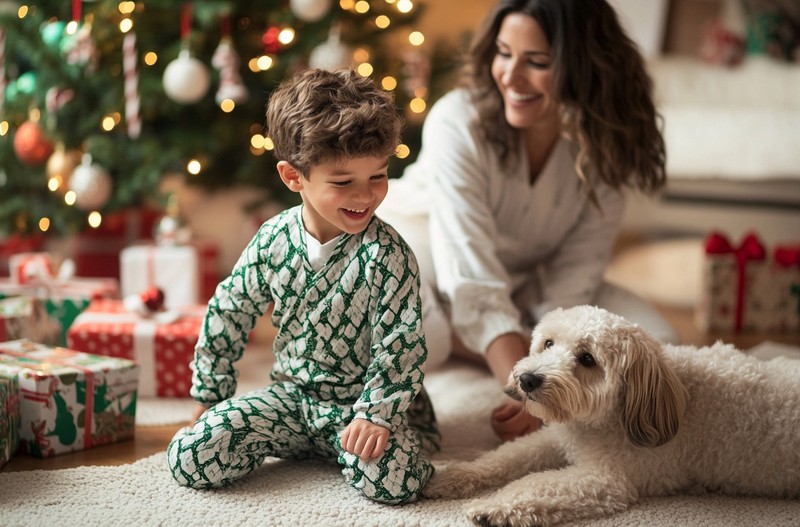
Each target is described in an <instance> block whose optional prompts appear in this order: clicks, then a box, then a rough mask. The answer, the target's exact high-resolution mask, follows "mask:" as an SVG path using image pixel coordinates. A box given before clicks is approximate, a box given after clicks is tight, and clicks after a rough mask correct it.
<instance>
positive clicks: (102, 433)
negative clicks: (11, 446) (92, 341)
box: [0, 340, 139, 457]
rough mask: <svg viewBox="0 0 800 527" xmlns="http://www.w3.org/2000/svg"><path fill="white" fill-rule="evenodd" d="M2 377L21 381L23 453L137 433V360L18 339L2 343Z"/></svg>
mask: <svg viewBox="0 0 800 527" xmlns="http://www.w3.org/2000/svg"><path fill="white" fill-rule="evenodd" d="M0 375H3V376H8V375H16V376H17V377H18V380H19V411H20V423H19V438H20V449H21V450H22V451H27V452H28V453H30V454H32V455H34V456H37V457H50V456H54V455H57V454H63V453H66V452H72V451H75V450H83V449H85V448H91V447H95V446H100V445H105V444H108V443H114V442H117V441H121V440H123V439H128V438H131V437H133V432H134V424H135V419H136V397H137V393H136V389H137V385H138V382H139V366H138V365H136V364H135V363H134V362H132V361H129V360H126V359H118V358H112V357H103V356H100V355H90V354H88V353H81V352H78V351H74V350H69V349H65V348H51V347H49V346H45V345H42V344H36V343H33V342H31V341H29V340H15V341H10V342H4V343H2V344H0Z"/></svg>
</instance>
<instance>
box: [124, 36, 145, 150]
mask: <svg viewBox="0 0 800 527" xmlns="http://www.w3.org/2000/svg"><path fill="white" fill-rule="evenodd" d="M137 60H138V58H137V52H136V34H135V33H134V32H133V31H130V32H129V33H128V34H127V35H125V38H124V40H123V41H122V70H123V73H124V77H125V124H126V125H127V127H128V137H130V138H131V139H137V138H138V137H139V134H140V133H141V131H142V121H141V118H140V117H139V71H138V69H137V68H136V62H137Z"/></svg>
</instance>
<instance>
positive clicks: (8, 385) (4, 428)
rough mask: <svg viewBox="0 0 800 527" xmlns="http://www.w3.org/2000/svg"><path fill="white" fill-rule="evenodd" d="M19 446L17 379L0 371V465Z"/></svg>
mask: <svg viewBox="0 0 800 527" xmlns="http://www.w3.org/2000/svg"><path fill="white" fill-rule="evenodd" d="M17 447H19V379H17V375H16V374H8V373H6V374H4V373H3V372H0V467H2V466H3V465H5V464H6V463H8V460H9V459H11V456H13V455H14V453H15V452H16V451H17Z"/></svg>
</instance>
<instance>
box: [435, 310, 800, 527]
mask: <svg viewBox="0 0 800 527" xmlns="http://www.w3.org/2000/svg"><path fill="white" fill-rule="evenodd" d="M506 391H507V393H508V394H509V395H511V396H512V397H515V398H517V399H520V400H522V401H524V403H525V407H526V409H527V410H528V411H529V412H530V413H532V414H533V415H536V416H538V417H540V418H541V419H542V420H544V422H545V427H544V428H543V429H542V430H540V431H538V432H534V433H533V434H530V435H528V436H525V437H522V438H520V439H517V440H515V441H512V442H509V443H505V444H503V445H502V446H500V447H499V448H498V449H497V450H495V451H492V452H489V453H487V454H485V455H484V456H482V457H481V458H479V459H478V460H476V461H473V462H464V463H456V464H453V465H450V466H446V467H442V468H440V469H439V470H438V471H437V473H436V474H435V475H434V478H433V479H432V480H431V482H430V483H429V485H428V488H427V489H426V492H425V494H426V495H427V496H428V497H461V498H463V497H469V496H473V495H475V494H476V493H478V492H479V491H484V490H488V489H498V488H499V490H496V491H495V492H493V493H491V494H488V495H486V496H484V497H482V498H480V499H476V500H474V501H472V502H471V503H470V504H469V505H468V509H467V514H468V515H469V517H470V518H471V519H472V521H473V522H475V523H477V524H480V525H508V526H527V525H551V524H554V523H559V522H563V521H571V520H576V519H580V518H592V517H599V516H603V515H608V514H612V513H615V512H619V511H623V510H625V509H627V508H628V506H629V505H631V504H632V503H634V502H636V501H637V499H638V498H639V497H640V496H662V495H669V494H676V493H687V492H697V491H698V490H710V491H718V492H723V493H729V494H741V495H754V496H771V497H783V498H798V497H800V443H798V440H799V439H800V361H792V360H790V359H776V360H772V361H760V360H758V359H755V358H752V357H748V356H747V355H745V354H744V353H742V352H740V351H738V350H736V349H735V348H733V347H732V346H730V345H725V344H722V343H720V342H718V343H717V344H715V345H713V346H711V347H706V348H700V349H698V348H694V347H691V346H672V345H666V344H660V343H659V342H657V341H656V340H655V339H654V338H653V337H651V336H650V335H649V334H648V333H646V332H645V331H644V330H642V329H641V328H639V327H637V326H635V325H633V324H631V323H629V322H627V321H626V320H625V319H623V318H621V317H619V316H616V315H613V314H611V313H609V312H607V311H604V310H602V309H599V308H596V307H589V306H580V307H575V308H571V309H566V310H562V309H558V310H555V311H553V312H551V313H549V314H547V315H546V316H545V317H543V319H542V320H541V322H540V323H539V324H538V325H537V326H536V329H535V330H534V332H533V339H532V343H531V352H530V355H529V356H528V357H527V358H525V359H523V360H521V361H520V362H519V363H518V364H517V365H516V367H515V368H514V371H513V372H512V374H511V376H510V378H509V384H508V387H507V389H506Z"/></svg>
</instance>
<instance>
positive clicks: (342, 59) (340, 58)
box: [308, 38, 353, 71]
mask: <svg viewBox="0 0 800 527" xmlns="http://www.w3.org/2000/svg"><path fill="white" fill-rule="evenodd" d="M352 64H353V50H351V49H350V48H349V47H347V46H346V45H344V44H342V43H341V41H340V40H339V39H337V38H329V39H328V40H326V41H325V42H323V43H322V44H320V45H319V46H317V47H316V48H314V49H313V50H312V51H311V55H309V57H308V65H309V66H311V67H312V68H320V69H324V70H330V71H333V70H338V69H342V68H349V67H350V66H351V65H352Z"/></svg>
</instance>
